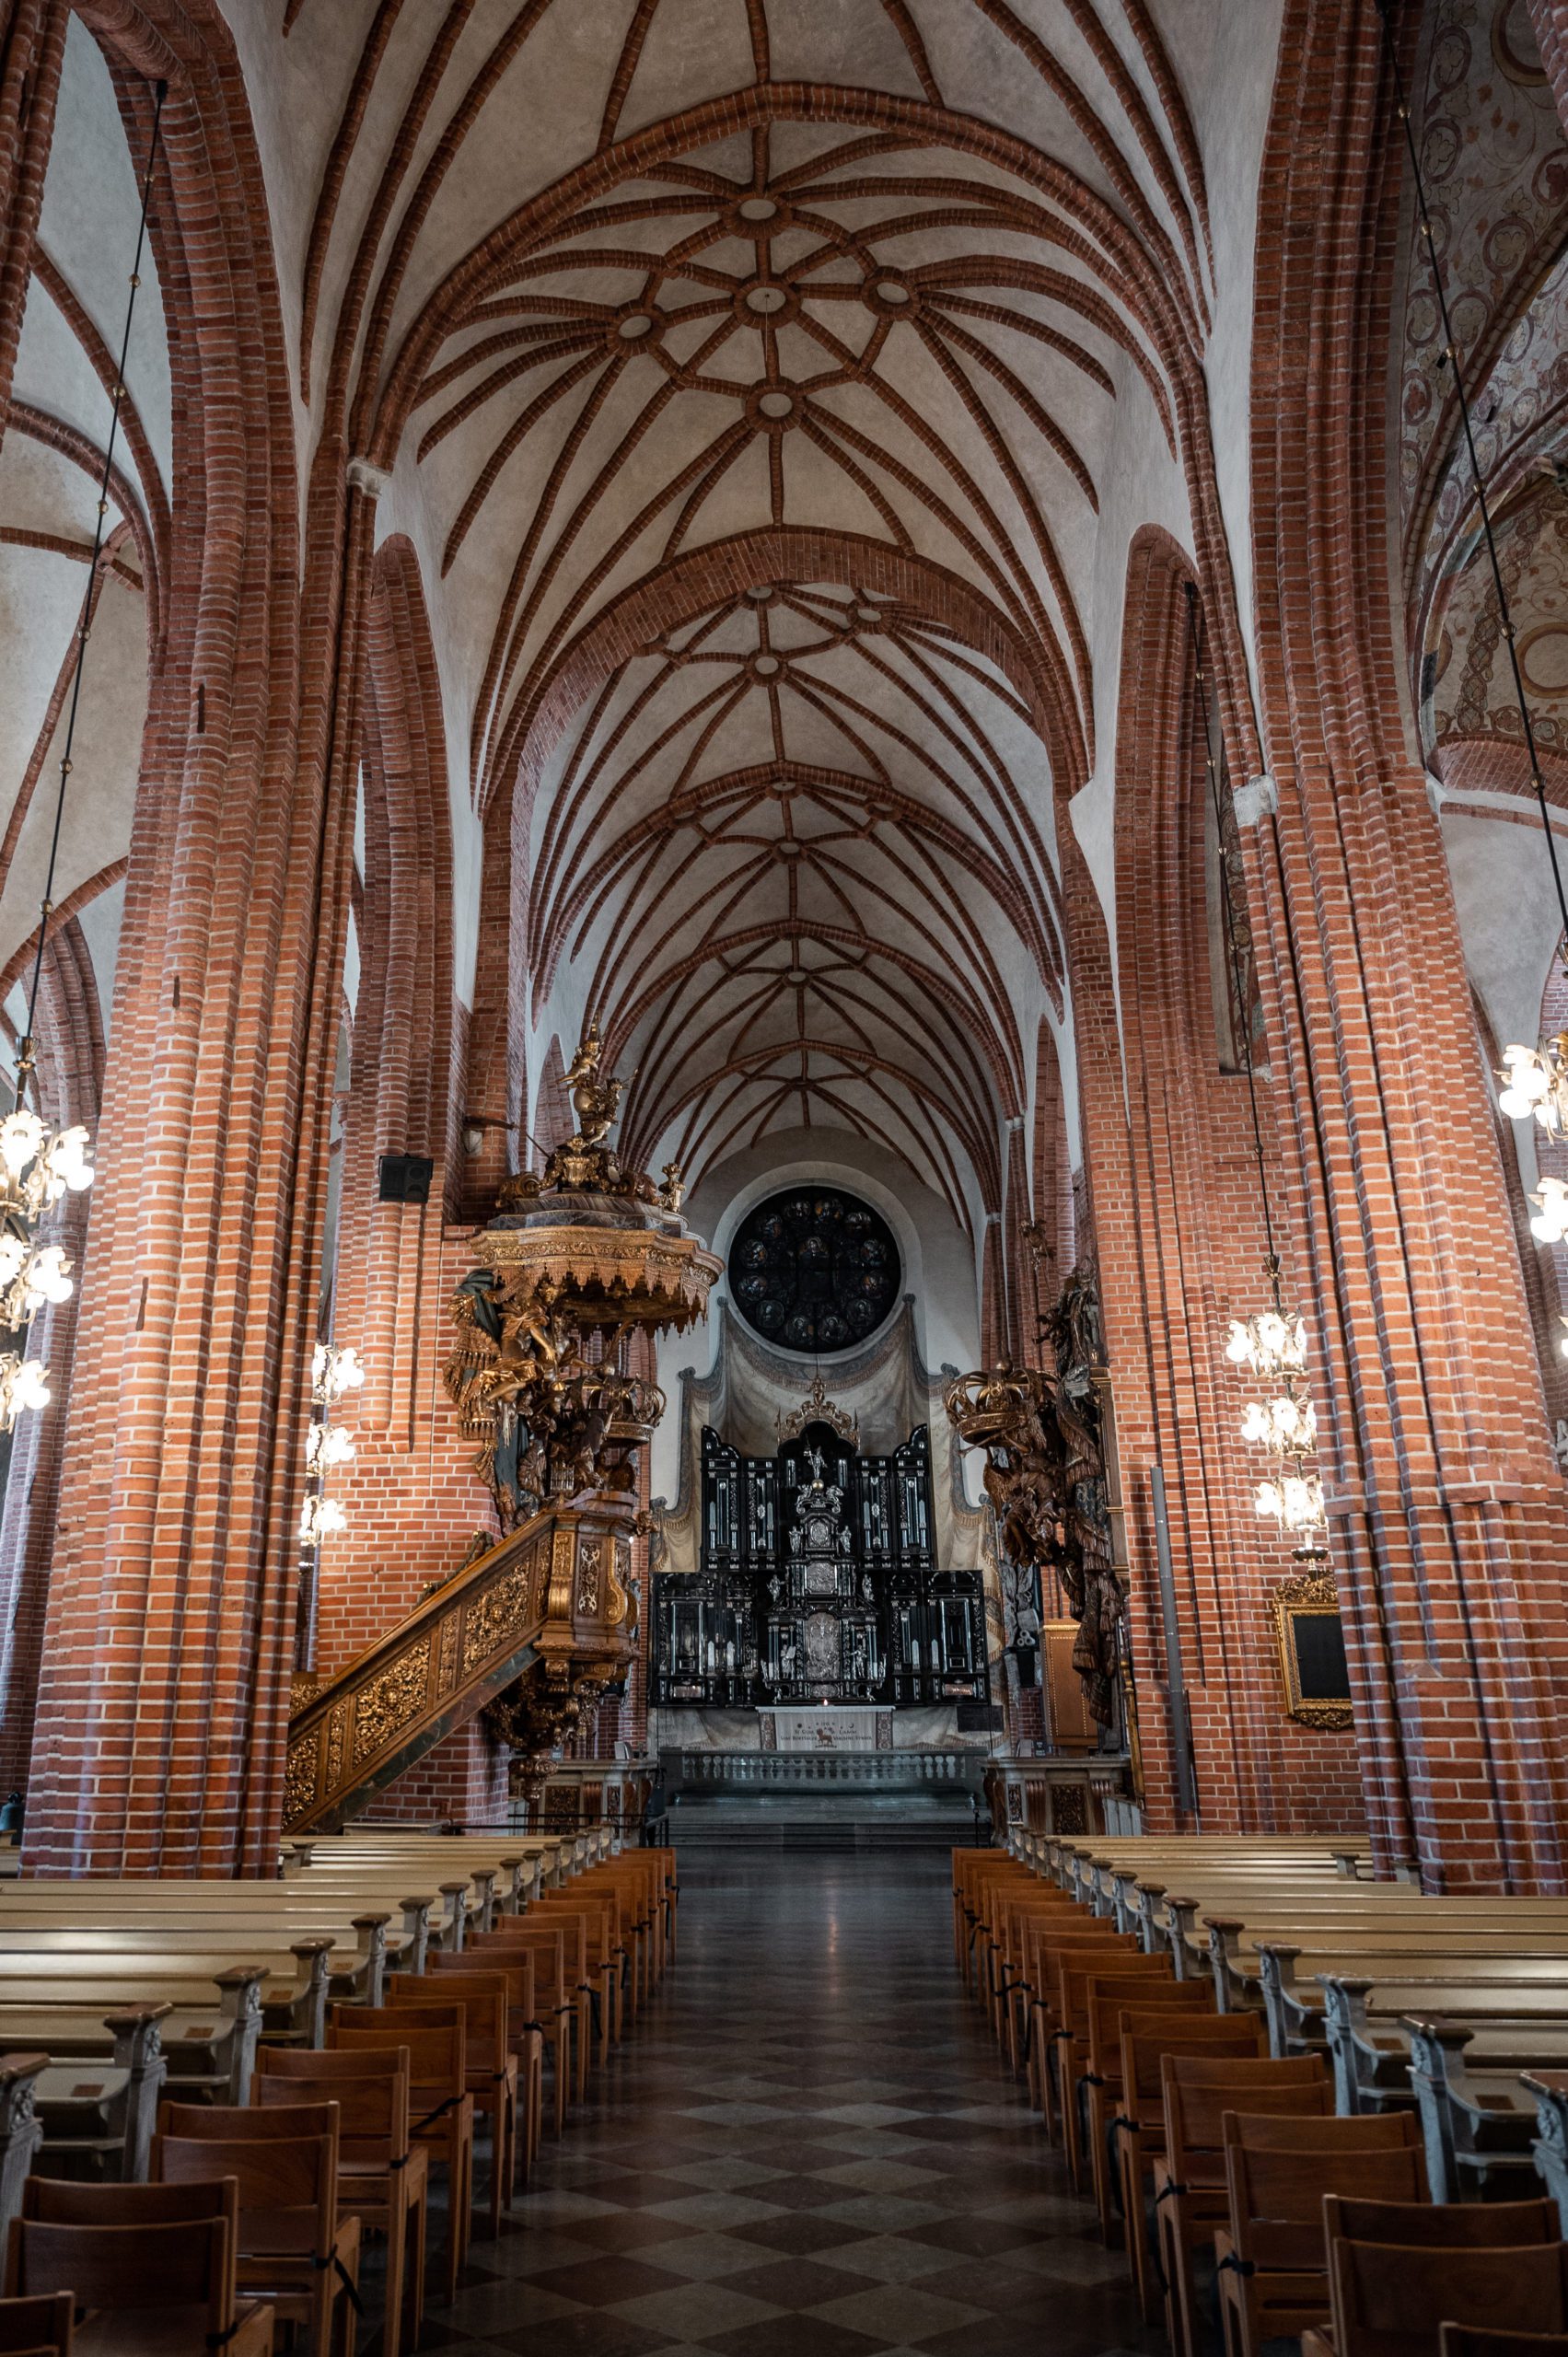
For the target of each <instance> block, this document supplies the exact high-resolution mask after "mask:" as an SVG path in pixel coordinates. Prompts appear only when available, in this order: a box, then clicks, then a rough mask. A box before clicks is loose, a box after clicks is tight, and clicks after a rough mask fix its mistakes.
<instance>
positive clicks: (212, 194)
mask: <svg viewBox="0 0 1568 2357" xmlns="http://www.w3.org/2000/svg"><path fill="white" fill-rule="evenodd" d="M81 13H82V15H83V17H85V19H86V20H87V23H88V25H89V28H96V29H99V30H100V34H101V38H102V39H103V41H104V44H105V48H106V51H107V52H108V53H109V56H110V65H111V70H113V71H114V73H115V75H116V77H117V80H118V82H119V85H120V89H121V98H122V112H123V114H124V117H125V120H126V124H127V131H128V134H129V135H130V137H131V138H132V140H133V142H135V141H136V140H138V139H143V138H145V130H146V122H147V116H148V112H149V109H150V91H149V89H148V87H147V81H146V78H145V77H147V76H149V75H153V74H168V76H169V81H170V89H169V97H168V105H167V107H166V110H165V114H164V126H163V149H162V162H161V165H160V168H159V172H158V176H157V181H156V183H155V193H154V203H153V237H154V241H155V250H156V253H157V264H158V273H159V281H160V287H161V291H162V296H163V304H164V311H165V316H166V319H167V320H168V334H169V344H170V361H171V373H172V381H173V389H174V459H175V468H176V471H177V474H178V476H179V479H180V483H181V487H182V498H181V503H180V513H179V515H178V517H176V519H175V526H174V529H173V532H172V535H171V547H170V563H169V574H168V602H167V606H166V614H167V630H166V633H165V635H164V638H163V640H162V643H161V644H160V645H159V647H158V648H157V652H156V655H155V660H154V665H153V670H152V678H151V694H150V703H149V713H148V721H147V730H146V737H145V747H144V759H143V770H142V775H143V784H142V788H141V791H140V793H139V795H138V800H137V805H136V810H135V816H134V826H133V834H132V844H131V853H130V859H129V864H128V869H127V877H126V894H125V914H124V923H123V931H122V946H121V953H120V959H119V965H118V970H117V975H116V984H115V1000H114V1011H113V1019H112V1022H111V1025H110V1041H111V1053H110V1060H109V1067H108V1071H107V1073H106V1077H105V1089H104V1105H103V1119H102V1122H101V1125H100V1128H99V1140H98V1164H99V1181H98V1184H97V1186H96V1188H95V1190H94V1194H95V1198H96V1200H95V1202H94V1204H93V1253H92V1259H91V1265H90V1267H89V1270H88V1272H87V1284H86V1286H85V1288H84V1292H83V1295H82V1302H81V1311H80V1338H81V1339H80V1353H79V1354H80V1358H81V1360H82V1362H83V1363H84V1364H91V1365H92V1367H93V1370H94V1382H93V1384H92V1386H91V1387H90V1388H84V1387H82V1386H80V1385H78V1386H77V1387H76V1397H75V1399H73V1401H72V1403H71V1407H70V1411H69V1416H68V1421H67V1427H66V1435H65V1444H64V1446H65V1449H66V1453H67V1457H68V1460H69V1463H70V1466H71V1469H72V1478H71V1481H70V1484H69V1487H68V1490H67V1492H66V1496H65V1501H64V1510H63V1512H62V1516H61V1522H60V1528H59V1535H58V1541H57V1547H56V1552H55V1559H54V1565H53V1571H52V1581H51V1593H50V1604H49V1619H48V1626H47V1631H46V1639H45V1650H44V1667H43V1676H42V1680H41V1687H40V1693H39V1705H38V1727H37V1737H36V1741H35V1745H34V1753H33V1762H32V1772H31V1778H30V1782H29V1825H28V1854H29V1864H31V1865H32V1866H34V1867H35V1868H37V1869H39V1870H40V1871H42V1872H46V1873H50V1872H53V1873H59V1872H71V1871H75V1872H81V1871H87V1872H93V1871H97V1872H110V1873H118V1874H123V1873H142V1872H153V1871H159V1872H163V1873H184V1874H229V1873H234V1872H237V1871H238V1872H250V1873H266V1872H270V1871H271V1870H272V1868H273V1861H274V1859H275V1854H276V1838H277V1828H278V1823H279V1818H280V1811H281V1768H282V1761H281V1748H282V1737H283V1730H284V1723H285V1711H286V1696H287V1675H288V1666H289V1664H288V1643H289V1637H290V1633H291V1624H292V1605H293V1587H294V1573H295V1563H294V1553H295V1541H294V1524H295V1517H296V1515H297V1496H298V1468H297V1463H296V1458H297V1454H298V1435H299V1429H300V1425H301V1422H302V1418H301V1413H300V1403H301V1397H302V1387H303V1384H304V1381H305V1375H306V1365H307V1353H308V1343H309V1339H310V1322H311V1321H310V1318H309V1301H310V1294H311V1283H310V1279H311V1273H312V1267H311V1263H312V1246H311V1240H310V1239H311V1238H312V1237H316V1238H319V1233H320V1223H319V1196H320V1190H321V1186H322V1184H323V1183H324V1176H325V1162H326V1156H325V1121H324V1119H323V1118H322V1117H321V1101H322V1088H323V1084H322V1081H321V1079H320V1070H321V1066H322V1064H323V1062H324V1063H325V1065H326V1075H325V1088H326V1090H327V1091H329V1092H330V1085H331V1041H332V1039H333V1038H335V1030H336V1025H335V1022H333V1023H332V1024H331V1026H330V1027H328V1026H326V1025H324V1024H317V1023H316V1022H315V1020H314V1016H315V1011H316V1006H317V1002H318V1000H319V999H320V1000H326V1001H329V1002H331V1003H332V1004H335V999H334V998H333V997H332V994H333V993H335V991H336V988H337V986H338V985H337V981H336V977H335V976H334V975H333V974H332V973H331V971H330V970H326V971H324V969H330V967H331V961H332V958H333V957H334V955H336V954H337V952H336V945H337V944H338V943H339V942H340V941H341V929H342V916H341V906H340V904H341V902H342V900H343V881H344V879H345V877H346V870H344V869H343V867H342V865H340V864H338V862H337V855H338V846H339V842H340V841H341V838H342V834H343V795H341V793H340V795H339V796H338V801H337V805H336V807H335V809H334V807H333V806H332V805H331V804H330V803H329V802H328V801H327V799H326V797H325V792H324V784H323V781H324V777H325V774H326V771H325V763H324V759H323V751H322V749H324V747H325V746H326V744H327V742H328V741H329V739H328V735H327V732H326V730H325V728H323V727H319V726H317V727H316V728H315V730H314V734H313V735H312V736H311V737H310V738H309V739H308V741H307V744H306V746H305V748H304V749H303V751H302V744H301V738H300V734H299V725H298V723H299V691H300V681H301V672H300V668H299V662H298V651H299V643H300V631H299V611H298V591H297V587H296V585H297V583H298V580H299V577H300V552H299V547H298V535H297V524H296V517H297V513H298V487H297V482H296V475H295V470H294V461H293V438H292V437H293V419H292V415H291V412H290V404H289V397H288V389H287V385H286V382H285V345H284V338H283V331H282V324H281V319H280V314H279V308H278V302H277V291H276V286H275V282H274V277H273V259H272V240H271V232H270V228H269V225H268V219H267V209H266V201H265V192H264V189H263V185H262V180H261V168H260V163H259V159H258V157H257V156H256V154H255V151H254V146H253V144H252V141H251V137H250V127H249V117H248V114H247V111H246V109H245V104H244V98H243V92H242V89H241V87H240V78H239V75H238V63H237V60H236V59H235V56H234V53H233V50H232V45H231V44H230V42H229V39H228V35H227V32H226V28H225V26H224V25H223V23H222V20H221V18H220V17H219V16H218V15H217V13H216V11H215V9H213V8H211V7H209V6H202V5H196V0H191V4H190V5H187V6H185V7H184V8H183V9H169V10H167V11H163V12H161V13H160V17H159V24H158V28H157V30H155V29H153V28H152V27H151V26H150V25H149V24H148V22H147V20H146V19H145V17H143V15H142V14H141V12H140V11H139V10H138V9H137V8H136V7H135V6H133V5H124V0H112V5H111V4H110V0H102V5H101V6H99V0H83V6H82V9H81ZM339 463H340V464H341V461H340V462H339ZM312 528H313V530H315V531H317V532H319V534H320V535H321V536H322V538H323V539H324V540H325V541H326V542H327V544H328V557H329V562H328V563H327V564H326V565H325V567H323V566H321V565H320V564H319V563H318V565H317V572H318V575H320V574H321V573H322V572H323V571H324V572H325V575H326V577H327V578H328V579H329V580H330V581H331V582H332V583H333V584H334V585H336V584H338V583H340V582H346V583H349V584H352V583H353V581H354V549H355V544H356V528H355V522H354V516H353V514H352V512H351V513H350V514H349V516H348V517H347V519H346V521H345V517H344V512H343V500H342V497H341V493H340V496H339V498H338V499H337V500H336V501H333V500H327V501H324V502H319V503H318V502H313V504H312ZM358 533H359V537H361V538H362V537H363V525H361V526H360V527H359V528H358ZM345 535H346V539H345ZM345 548H346V558H345V557H343V551H344V550H345ZM313 554H314V555H316V556H319V554H320V552H319V549H317V550H315V551H314V552H313ZM334 558H336V559H337V561H331V560H332V559H334ZM317 603H318V609H319V618H320V626H319V632H318V633H316V635H315V637H314V639H313V644H315V645H316V646H317V647H318V649H319V656H318V664H317V673H316V677H317V681H318V686H317V692H316V694H315V699H314V706H313V707H312V709H313V710H314V709H318V708H319V709H325V708H327V707H328V706H329V704H330V701H331V700H330V699H329V698H328V697H327V695H326V693H325V687H324V679H323V678H322V675H323V674H330V673H331V669H332V668H333V666H334V663H335V660H336V651H337V648H338V645H339V634H338V632H337V628H336V623H337V610H336V606H335V604H334V603H333V602H332V601H331V599H327V600H318V601H317ZM349 676H351V677H352V673H350V675H349ZM307 677H309V675H307ZM343 701H345V700H343V699H340V700H339V703H340V704H341V703H342V702H343ZM332 708H334V709H336V708H337V707H332ZM350 774H352V772H350ZM347 827H348V831H349V834H350V836H352V827H353V802H352V795H350V796H349V797H348V803H347ZM323 1043H324V1044H323Z"/></svg>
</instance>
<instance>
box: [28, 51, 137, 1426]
mask: <svg viewBox="0 0 1568 2357" xmlns="http://www.w3.org/2000/svg"><path fill="white" fill-rule="evenodd" d="M167 96H168V83H167V82H159V83H158V84H157V86H156V92H155V98H154V103H153V120H152V129H151V131H150V133H149V134H148V138H147V152H146V163H145V168H144V169H143V172H142V179H141V206H140V212H139V215H138V218H137V223H136V250H135V258H134V262H133V264H132V268H131V279H130V292H129V294H128V296H127V297H126V303H125V325H124V328H123V331H122V334H121V339H120V361H119V366H118V367H117V368H116V370H115V374H114V386H113V390H112V393H111V396H110V419H109V435H108V439H107V441H106V442H105V445H104V452H103V467H102V470H101V472H100V474H99V487H98V514H97V516H96V517H95V519H94V524H93V539H92V552H91V555H90V556H89V558H88V561H87V591H86V594H85V596H84V598H83V600H82V616H81V621H80V622H79V623H78V625H77V628H76V633H75V652H74V656H73V661H72V666H71V689H70V700H69V704H68V707H67V712H66V718H65V741H64V748H63V749H62V752H61V756H60V782H59V785H58V787H57V789H56V792H55V796H54V820H53V825H52V830H51V833H50V839H49V859H48V864H47V865H46V867H45V870H44V881H43V897H42V900H41V902H40V905H39V924H38V946H37V949H36V950H35V952H34V955H33V963H32V981H31V983H30V985H29V991H28V1011H27V1022H26V1026H25V1028H24V1029H23V1032H22V1035H21V1037H20V1039H18V1040H17V1088H16V1103H15V1105H14V1106H13V1107H12V1109H11V1110H10V1112H9V1113H7V1114H6V1116H5V1118H4V1120H0V1327H3V1328H4V1329H6V1331H7V1333H8V1334H9V1336H10V1337H11V1339H12V1341H13V1344H16V1343H17V1342H19V1343H20V1344H21V1348H20V1349H17V1348H16V1347H13V1348H11V1349H9V1350H7V1351H6V1352H5V1353H0V1432H9V1431H11V1430H12V1428H13V1427H14V1425H15V1423H16V1421H17V1415H18V1413H19V1412H20V1411H22V1410H24V1409H28V1408H36V1409H41V1408H46V1407H47V1406H48V1405H49V1400H50V1396H51V1395H50V1392H49V1388H48V1385H47V1382H46V1380H45V1377H46V1376H47V1374H48V1369H47V1368H46V1367H45V1365H44V1364H43V1362H42V1360H41V1359H36V1358H29V1356H28V1354H27V1339H26V1338H27V1336H28V1335H29V1332H30V1329H31V1327H32V1321H33V1319H34V1318H35V1317H36V1316H37V1315H38V1312H39V1311H40V1310H41V1308H42V1306H43V1305H44V1303H45V1302H62V1301H68V1300H69V1299H70V1297H71V1295H72V1294H73V1293H74V1292H75V1285H74V1283H73V1282H72V1280H71V1277H70V1275H69V1273H68V1271H69V1270H70V1267H71V1263H70V1261H69V1260H66V1258H65V1256H64V1249H63V1248H62V1247H61V1246H60V1245H58V1244H46V1245H41V1244H40V1243H39V1242H38V1240H37V1237H38V1225H39V1222H40V1220H41V1218H42V1216H43V1214H44V1213H46V1212H47V1211H49V1210H50V1209H51V1208H52V1206H53V1205H54V1204H55V1203H57V1202H59V1201H60V1199H61V1197H62V1196H63V1195H64V1194H65V1193H66V1192H67V1190H69V1191H71V1192H73V1193H76V1192H79V1191H80V1190H82V1189H83V1188H85V1187H90V1186H91V1184H92V1179H93V1167H92V1164H91V1162H90V1161H89V1160H88V1159H87V1149H88V1147H89V1145H90V1144H91V1140H90V1138H89V1136H88V1133H87V1129H86V1127H85V1126H84V1125H83V1124H81V1123H80V1122H75V1123H72V1124H70V1125H68V1126H67V1127H65V1128H63V1129H61V1128H54V1129H52V1128H51V1127H50V1125H49V1124H48V1122H47V1121H46V1120H44V1118H43V1110H42V1091H41V1087H40V1085H39V1077H38V1036H37V1023H38V1002H39V994H40V992H41V988H42V984H43V960H44V954H45V952H46V950H47V948H48V946H49V929H50V928H49V921H50V919H51V917H52V915H53V914H54V912H55V911H54V878H55V875H56V872H57V870H58V867H59V863H60V838H61V833H62V830H63V828H64V818H65V793H66V788H67V786H68V784H69V782H70V778H71V772H72V766H73V749H74V747H75V738H76V720H77V715H78V714H79V713H80V710H81V702H82V675H83V672H84V670H85V668H86V665H87V640H88V638H89V637H90V635H91V633H92V620H93V612H94V591H95V589H97V588H98V587H99V586H100V584H99V566H100V564H101V562H102V558H103V545H104V540H105V538H106V535H107V529H108V517H109V506H110V490H111V488H112V485H113V480H114V451H115V446H116V444H117V442H118V441H119V438H120V412H121V406H122V402H123V401H124V398H125V371H126V368H127V366H128V365H129V362H130V355H131V331H132V328H133V325H134V320H135V316H136V293H137V289H138V288H139V287H140V285H141V283H142V261H143V257H144V254H145V250H146V238H147V214H148V208H149V206H150V204H151V201H152V186H153V173H154V171H155V169H156V168H157V150H158V138H159V133H160V130H161V127H162V122H163V108H164V100H165V99H166V98H167ZM29 1079H30V1081H31V1083H32V1089H33V1096H34V1097H35V1099H36V1101H37V1105H38V1109H37V1110H36V1111H30V1110H29V1108H28V1106H27V1104H26V1102H25V1099H26V1096H27V1091H28V1084H29Z"/></svg>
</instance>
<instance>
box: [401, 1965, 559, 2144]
mask: <svg viewBox="0 0 1568 2357" xmlns="http://www.w3.org/2000/svg"><path fill="white" fill-rule="evenodd" d="M453 1973H457V1974H459V1976H460V1977H461V1978H463V1979H467V1978H468V1976H469V1975H470V1974H472V1973H487V1974H494V1976H495V1978H496V1979H497V1980H500V1981H501V1982H502V1983H503V1985H504V1986H505V1991H506V2033H507V2038H508V2041H509V2043H510V2047H511V2050H512V2053H513V2054H514V2056H515V2057H516V2058H517V2109H518V2125H517V2177H520V2178H521V2181H522V2182H523V2184H525V2185H526V2184H527V2183H528V2177H529V2175H530V2173H531V2171H532V2168H533V2164H534V2163H535V2161H536V2160H537V2159H538V2158H539V2154H540V2143H541V2141H542V2128H543V2119H544V2029H543V2026H542V2025H541V2023H540V2020H539V2018H538V2016H537V2014H535V2012H534V1957H533V1951H532V1950H531V1949H528V1948H518V1947H516V1946H513V1947H510V1948H508V1947H505V1946H499V1947H490V1948H487V1949H485V1950H484V1952H483V1953H482V1955H475V1954H474V1952H473V1951H472V1950H471V1949H468V1948H465V1949H464V1950H462V1952H461V1953H460V1954H459V1955H457V1956H451V1955H448V1954H447V1952H446V1951H445V1950H432V1952H431V1954H430V1955H429V1956H426V1958H425V1969H424V1982H425V1986H426V1989H427V1990H431V1983H432V1982H436V1983H439V1982H440V1981H443V1980H448V1979H450V1977H451V1975H452V1974H453ZM416 1985H417V1984H416ZM431 1993H432V1994H438V1993H439V1990H438V1988H436V1989H435V1990H431ZM514 2182H516V2179H515V2180H514Z"/></svg>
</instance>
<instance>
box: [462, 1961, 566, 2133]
mask: <svg viewBox="0 0 1568 2357" xmlns="http://www.w3.org/2000/svg"><path fill="white" fill-rule="evenodd" d="M497 1952H501V1953H503V1954H508V1955H513V1956H532V1958H533V1967H534V2017H535V2019H536V2020H537V2022H538V2024H539V2028H540V2037H541V2038H542V2039H543V2042H544V2044H545V2046H546V2047H548V2049H549V2050H550V2068H551V2075H552V2082H553V2088H554V2097H553V2100H554V2119H555V2132H556V2134H557V2135H558V2136H559V2135H560V2134H561V2133H562V2131H563V2129H564V2127H565V2125H566V2099H567V2096H568V2095H569V2094H570V2092H571V2085H572V2029H573V2024H574V2022H575V2019H576V2017H577V2013H578V2009H579V2006H580V2005H581V2003H582V2000H581V1999H580V1998H579V1997H578V1996H577V1994H576V1993H575V1991H573V1990H571V1989H570V1988H569V1987H568V1985H567V1984H568V1979H569V1967H568V1959H567V1955H566V1929H565V1927H564V1926H563V1924H561V1923H540V1922H535V1921H534V1920H533V1918H532V1916H531V1915H529V1916H527V1917H524V1918H521V1919H518V1918H516V1917H514V1918H512V1919H511V1920H509V1921H508V1922H505V1923H501V1924H498V1925H497V1926H496V1928H495V1930H494V1932H482V1933H479V1935H478V1936H477V1937H476V1938H475V1939H473V1940H471V1941H470V1943H469V1946H468V1949H467V1950H466V1951H465V1953H466V1954H467V1955H468V1957H469V1961H470V1964H475V1963H477V1964H479V1965H481V1966H482V1967H483V1966H487V1965H488V1960H489V1958H490V1957H491V1956H493V1955H494V1954H496V1953H497Z"/></svg>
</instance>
